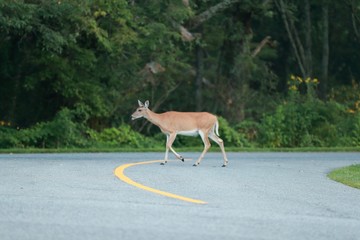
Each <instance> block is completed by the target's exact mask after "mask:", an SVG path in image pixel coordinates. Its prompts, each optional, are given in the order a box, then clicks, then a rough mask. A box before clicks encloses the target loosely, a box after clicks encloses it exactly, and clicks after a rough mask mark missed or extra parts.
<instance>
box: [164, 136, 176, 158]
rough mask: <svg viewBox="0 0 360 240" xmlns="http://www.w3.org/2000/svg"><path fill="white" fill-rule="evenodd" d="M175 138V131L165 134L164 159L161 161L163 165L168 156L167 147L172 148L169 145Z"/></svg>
mask: <svg viewBox="0 0 360 240" xmlns="http://www.w3.org/2000/svg"><path fill="white" fill-rule="evenodd" d="M175 138H176V133H170V134H166V150H165V159H164V162H162V163H161V165H165V163H167V161H168V157H169V149H172V148H171V146H172V144H173V142H174V140H175Z"/></svg>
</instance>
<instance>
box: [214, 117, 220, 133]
mask: <svg viewBox="0 0 360 240" xmlns="http://www.w3.org/2000/svg"><path fill="white" fill-rule="evenodd" d="M214 129H215V133H216V135H217V136H218V137H220V135H219V121H218V120H217V119H216V122H215V125H214Z"/></svg>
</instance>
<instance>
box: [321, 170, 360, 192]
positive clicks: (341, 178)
mask: <svg viewBox="0 0 360 240" xmlns="http://www.w3.org/2000/svg"><path fill="white" fill-rule="evenodd" d="M328 177H329V178H330V179H332V180H334V181H337V182H340V183H343V184H345V185H348V186H350V187H354V188H358V189H360V164H357V165H351V166H348V167H343V168H339V169H335V170H334V171H332V172H330V173H329V174H328Z"/></svg>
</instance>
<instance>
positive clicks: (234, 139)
mask: <svg viewBox="0 0 360 240" xmlns="http://www.w3.org/2000/svg"><path fill="white" fill-rule="evenodd" d="M218 120H219V125H220V126H219V134H220V136H221V138H222V139H223V140H224V142H225V144H226V146H234V147H244V146H246V147H248V146H249V143H248V142H247V140H246V139H245V135H244V134H242V133H240V132H238V131H236V130H235V129H234V128H232V127H231V126H230V125H229V123H228V121H226V119H225V118H223V117H218Z"/></svg>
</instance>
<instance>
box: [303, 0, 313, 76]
mask: <svg viewBox="0 0 360 240" xmlns="http://www.w3.org/2000/svg"><path fill="white" fill-rule="evenodd" d="M304 3H305V31H306V32H305V59H304V63H305V76H304V78H307V77H312V51H311V48H312V40H311V11H310V3H309V0H305V2H304Z"/></svg>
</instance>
